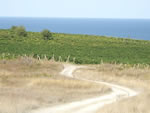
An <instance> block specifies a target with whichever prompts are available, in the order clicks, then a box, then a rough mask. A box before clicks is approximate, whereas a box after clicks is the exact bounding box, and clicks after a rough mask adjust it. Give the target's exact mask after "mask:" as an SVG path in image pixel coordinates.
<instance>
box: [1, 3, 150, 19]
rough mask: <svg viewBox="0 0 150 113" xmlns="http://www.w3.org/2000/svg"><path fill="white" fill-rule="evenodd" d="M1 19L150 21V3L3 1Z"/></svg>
mask: <svg viewBox="0 0 150 113" xmlns="http://www.w3.org/2000/svg"><path fill="white" fill-rule="evenodd" d="M0 16H5V17H6V16H9V17H12V16H13V17H16V16H17V17H72V18H74V17H76V18H150V0H0Z"/></svg>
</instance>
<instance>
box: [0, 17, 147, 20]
mask: <svg viewBox="0 0 150 113" xmlns="http://www.w3.org/2000/svg"><path fill="white" fill-rule="evenodd" d="M0 18H57V19H59V18H60V19H141V20H142V19H143V20H150V18H99V17H38V16H37V17H32V16H0Z"/></svg>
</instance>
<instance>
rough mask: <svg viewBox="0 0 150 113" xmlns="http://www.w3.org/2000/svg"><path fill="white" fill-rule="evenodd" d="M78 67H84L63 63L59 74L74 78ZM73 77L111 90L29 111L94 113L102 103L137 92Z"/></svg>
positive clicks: (37, 112)
mask: <svg viewBox="0 0 150 113" xmlns="http://www.w3.org/2000/svg"><path fill="white" fill-rule="evenodd" d="M79 68H84V67H83V66H76V65H70V64H68V65H65V66H64V70H63V71H62V72H61V75H63V76H67V77H71V78H74V76H73V72H74V71H75V70H76V69H79ZM75 79H79V80H83V81H88V82H94V83H97V84H104V85H107V86H109V87H110V88H111V89H112V92H111V93H110V94H106V95H104V96H100V97H95V98H91V99H86V100H81V101H78V102H72V103H68V104H64V105H59V106H54V107H50V108H41V109H37V110H36V111H32V112H30V113H95V112H96V111H97V110H98V109H100V108H101V107H103V106H104V105H107V104H111V103H114V102H116V101H119V100H121V99H125V98H130V97H133V96H136V95H137V94H138V93H137V92H135V91H133V90H132V89H129V88H126V87H123V86H119V85H115V84H111V83H107V82H100V81H92V80H86V79H81V78H75Z"/></svg>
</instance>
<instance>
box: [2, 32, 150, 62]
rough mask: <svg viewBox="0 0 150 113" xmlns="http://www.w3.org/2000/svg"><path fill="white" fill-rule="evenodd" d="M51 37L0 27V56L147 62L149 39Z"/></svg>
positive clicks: (59, 35) (82, 60)
mask: <svg viewBox="0 0 150 113" xmlns="http://www.w3.org/2000/svg"><path fill="white" fill-rule="evenodd" d="M52 37H53V39H52V40H44V39H43V38H42V35H41V33H40V32H28V35H27V36H26V37H21V36H17V35H14V34H13V32H12V31H11V30H0V59H2V58H3V57H4V58H16V57H17V56H20V55H24V54H26V55H33V56H34V57H36V56H37V55H39V56H40V57H41V58H44V55H46V56H47V57H48V58H49V59H50V58H51V57H52V56H55V59H56V60H58V59H59V58H60V56H61V58H62V60H63V61H65V60H66V59H67V57H68V56H70V59H69V60H70V61H73V59H75V63H78V64H98V63H100V62H101V61H103V62H108V63H114V62H116V63H125V64H150V41H143V40H133V39H125V38H110V37H104V36H89V35H72V34H59V33H53V34H52Z"/></svg>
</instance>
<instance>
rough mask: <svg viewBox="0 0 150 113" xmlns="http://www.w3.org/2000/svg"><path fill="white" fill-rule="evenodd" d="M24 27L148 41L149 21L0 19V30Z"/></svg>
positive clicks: (31, 29)
mask: <svg viewBox="0 0 150 113" xmlns="http://www.w3.org/2000/svg"><path fill="white" fill-rule="evenodd" d="M11 26H24V27H25V28H26V30H27V31H32V32H40V31H42V30H43V29H49V30H50V31H51V32H56V33H68V34H86V35H98V36H108V37H120V38H132V39H138V40H150V19H91V18H27V17H24V18H23V17H0V29H8V28H11Z"/></svg>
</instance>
